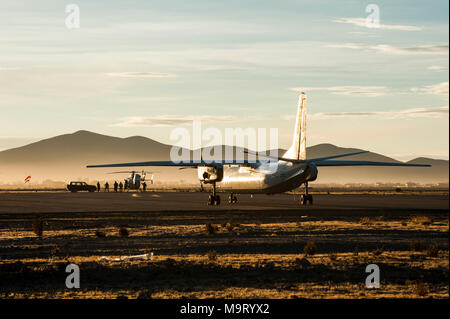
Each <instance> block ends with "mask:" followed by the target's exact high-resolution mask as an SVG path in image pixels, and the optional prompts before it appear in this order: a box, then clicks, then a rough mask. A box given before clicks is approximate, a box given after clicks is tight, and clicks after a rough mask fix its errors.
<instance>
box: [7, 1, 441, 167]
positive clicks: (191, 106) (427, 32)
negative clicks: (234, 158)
mask: <svg viewBox="0 0 450 319" xmlns="http://www.w3.org/2000/svg"><path fill="white" fill-rule="evenodd" d="M69 4H76V5H77V7H78V8H79V28H68V27H67V25H66V22H67V21H68V19H69V18H71V17H73V15H72V13H73V11H70V12H66V6H67V5H69ZM369 4H375V5H376V6H377V8H378V10H379V11H378V12H379V18H380V19H379V24H378V25H377V26H378V27H375V28H374V27H369V26H372V25H368V24H367V23H366V20H367V18H368V17H369V18H373V17H374V16H373V15H372V14H373V13H374V11H371V10H369V12H366V8H367V6H368V5H369ZM448 6H449V2H448V1H446V0H439V1H437V0H432V1H426V2H425V1H403V0H396V1H373V0H372V1H325V0H314V1H313V0H304V1H293V0H285V1H264V0H258V1H253V0H248V1H234V0H231V1H213V0H202V1H185V0H179V1H178V0H176V1H144V0H142V1H137V0H136V1H112V0H108V1H106V0H104V1H84V0H83V1H81V0H71V1H68V2H66V1H61V0H59V1H56V0H42V1H39V2H38V1H22V0H12V1H10V0H2V1H1V2H0V128H1V129H0V150H1V149H8V148H12V147H18V146H22V145H25V144H27V143H30V142H34V141H37V140H40V139H43V138H49V137H52V136H55V135H60V134H67V133H73V132H75V131H78V130H89V131H93V132H97V133H101V134H106V135H112V136H119V137H128V136H135V135H140V136H146V137H149V138H152V139H155V140H157V141H160V142H162V143H167V144H174V143H175V142H176V141H175V140H172V139H171V132H173V130H174V129H175V128H177V127H186V128H187V129H190V126H191V124H192V120H201V121H202V127H204V128H207V127H215V128H218V129H219V130H220V131H221V132H224V130H225V128H236V127H240V128H244V129H245V128H255V129H256V128H267V130H269V128H278V144H279V146H280V147H282V148H287V147H288V146H289V145H290V142H291V139H292V133H293V128H294V123H295V113H296V104H297V99H298V94H299V92H300V91H305V92H306V94H307V108H308V109H307V110H308V120H307V144H308V145H309V146H311V145H315V144H318V143H333V144H335V145H338V146H342V147H355V148H362V149H366V150H370V151H373V152H377V153H382V154H384V155H388V156H391V157H394V158H396V159H400V160H410V159H412V158H415V157H418V156H426V157H433V158H442V159H448V157H449V148H448V145H449V133H448V130H449V113H448V105H449V102H448V96H449V93H448V86H449V85H448V78H449V71H448V67H449V63H448V61H449V56H448V54H449V49H448V42H449V34H448V30H449V22H448V18H449V16H448V10H449V8H448ZM71 21H73V20H71V19H69V22H71ZM370 21H373V20H370Z"/></svg>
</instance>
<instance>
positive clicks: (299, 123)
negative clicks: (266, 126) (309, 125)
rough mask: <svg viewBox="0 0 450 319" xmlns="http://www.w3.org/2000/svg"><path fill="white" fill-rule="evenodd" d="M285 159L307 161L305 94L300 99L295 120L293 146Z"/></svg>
mask: <svg viewBox="0 0 450 319" xmlns="http://www.w3.org/2000/svg"><path fill="white" fill-rule="evenodd" d="M283 157H284V158H289V159H293V160H305V159H306V95H305V93H304V92H302V93H301V94H300V97H299V98H298V109H297V119H296V120H295V130H294V137H293V139H292V145H291V147H290V148H289V149H288V150H287V152H286V153H285V154H284V155H283Z"/></svg>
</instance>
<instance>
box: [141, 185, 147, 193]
mask: <svg viewBox="0 0 450 319" xmlns="http://www.w3.org/2000/svg"><path fill="white" fill-rule="evenodd" d="M146 190H147V183H146V182H144V183H142V191H143V192H144V193H145V191H146Z"/></svg>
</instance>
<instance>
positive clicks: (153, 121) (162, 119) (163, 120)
mask: <svg viewBox="0 0 450 319" xmlns="http://www.w3.org/2000/svg"><path fill="white" fill-rule="evenodd" d="M195 120H200V121H205V122H208V123H210V122H234V121H236V120H237V119H236V118H235V117H233V116H213V115H201V116H182V115H159V116H151V117H145V116H132V117H126V118H124V119H122V121H121V122H119V123H116V124H113V125H112V126H119V127H139V126H140V127H149V126H151V127H171V126H186V125H191V124H192V121H195Z"/></svg>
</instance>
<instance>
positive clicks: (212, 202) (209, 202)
mask: <svg viewBox="0 0 450 319" xmlns="http://www.w3.org/2000/svg"><path fill="white" fill-rule="evenodd" d="M214 202H215V201H214V196H213V195H209V196H208V205H214Z"/></svg>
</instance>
